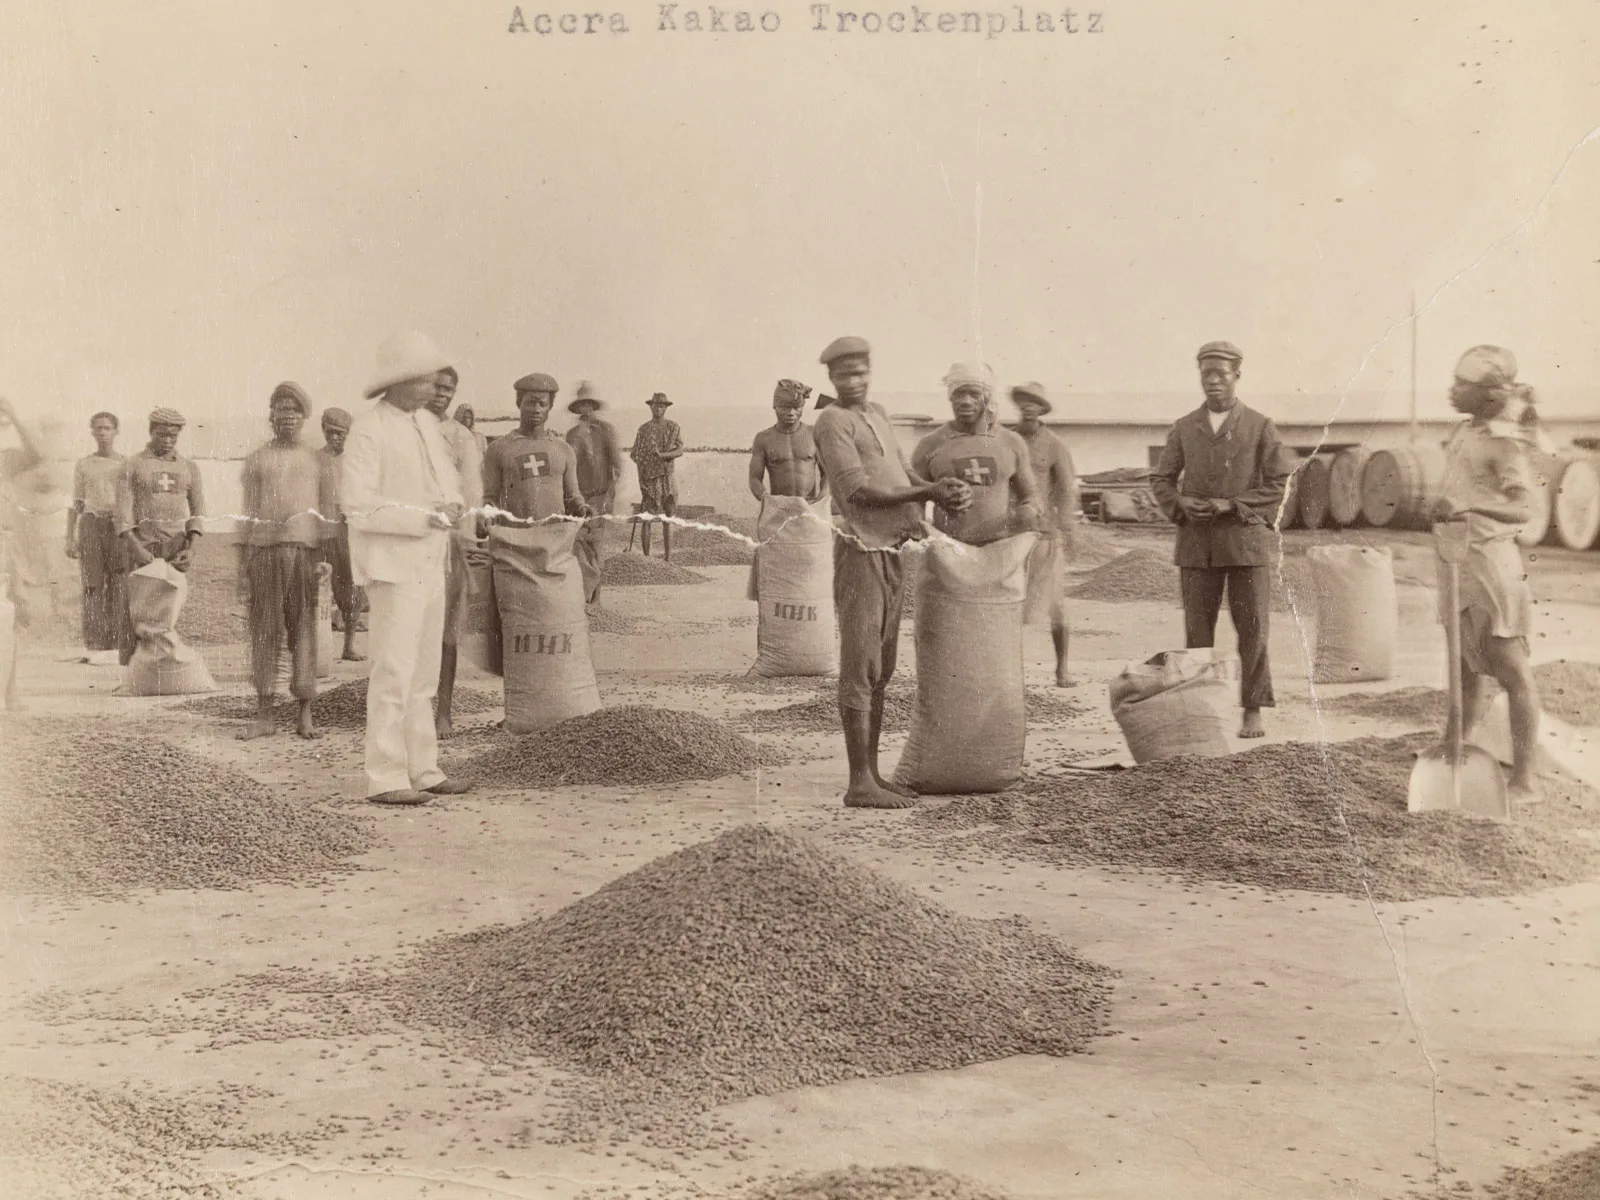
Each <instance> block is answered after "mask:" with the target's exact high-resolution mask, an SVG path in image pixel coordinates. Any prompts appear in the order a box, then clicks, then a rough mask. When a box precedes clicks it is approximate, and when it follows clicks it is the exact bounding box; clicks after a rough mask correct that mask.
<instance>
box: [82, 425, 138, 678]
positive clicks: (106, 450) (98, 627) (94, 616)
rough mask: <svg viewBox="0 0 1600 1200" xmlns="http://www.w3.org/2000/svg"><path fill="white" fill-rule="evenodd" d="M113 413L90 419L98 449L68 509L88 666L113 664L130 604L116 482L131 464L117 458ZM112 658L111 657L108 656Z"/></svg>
mask: <svg viewBox="0 0 1600 1200" xmlns="http://www.w3.org/2000/svg"><path fill="white" fill-rule="evenodd" d="M121 424H122V422H121V421H119V420H118V419H117V415H116V414H115V413H110V412H97V413H95V414H94V416H92V417H90V418H89V432H90V433H91V434H92V435H93V436H94V446H95V450H94V453H93V454H89V455H86V456H84V457H83V458H80V459H79V460H78V462H77V465H76V466H74V467H73V470H72V505H71V507H69V508H68V509H67V557H68V558H75V559H77V560H78V572H79V575H80V577H81V579H82V583H83V645H84V648H85V649H86V650H88V651H89V661H90V662H107V661H115V656H116V652H117V629H118V627H119V626H120V625H121V623H122V609H123V606H124V605H126V604H127V598H126V591H125V586H126V574H127V556H126V553H125V551H124V547H123V545H122V543H121V542H120V541H119V540H118V539H117V519H116V512H117V478H118V477H119V476H120V475H121V474H122V469H123V467H125V466H126V465H127V462H128V460H127V459H126V458H124V457H123V456H122V455H120V454H118V453H117V450H116V443H117V431H118V429H119V428H120V427H121ZM107 656H109V657H107Z"/></svg>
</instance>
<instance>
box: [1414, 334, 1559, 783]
mask: <svg viewBox="0 0 1600 1200" xmlns="http://www.w3.org/2000/svg"><path fill="white" fill-rule="evenodd" d="M1516 378H1517V360H1516V359H1515V358H1513V357H1512V354H1511V351H1509V350H1505V349H1502V348H1501V347H1499V346H1474V347H1473V348H1472V349H1471V350H1468V351H1467V352H1466V354H1464V355H1462V357H1461V361H1460V362H1459V363H1457V364H1456V371H1455V383H1454V385H1453V386H1452V387H1451V389H1450V404H1451V406H1452V407H1453V408H1454V409H1455V410H1456V411H1457V412H1460V413H1465V414H1466V415H1467V416H1468V417H1469V418H1470V419H1469V420H1468V421H1466V422H1465V423H1464V424H1462V425H1461V426H1460V427H1459V428H1458V429H1457V430H1456V431H1455V433H1453V434H1452V435H1451V437H1450V440H1449V441H1448V442H1446V443H1445V456H1446V461H1445V474H1444V481H1443V484H1442V486H1441V488H1440V491H1441V493H1442V494H1441V496H1440V498H1439V499H1438V500H1437V501H1436V502H1435V503H1434V506H1433V512H1432V517H1433V520H1434V521H1435V522H1445V521H1465V523H1466V527H1467V541H1468V546H1469V549H1468V552H1467V557H1466V560H1465V561H1464V562H1463V563H1461V565H1460V567H1459V570H1460V580H1461V591H1460V606H1461V679H1462V705H1461V721H1462V726H1463V728H1464V729H1465V730H1466V731H1469V732H1470V731H1471V729H1472V727H1473V725H1474V724H1475V723H1476V721H1477V719H1478V717H1479V715H1480V714H1481V713H1482V712H1483V679H1484V676H1486V675H1487V676H1491V677H1492V678H1494V679H1495V680H1497V681H1498V682H1499V684H1500V686H1501V687H1503V688H1505V690H1506V699H1507V700H1508V701H1510V715H1511V758H1512V762H1511V778H1510V779H1509V780H1508V781H1507V783H1508V790H1509V792H1510V794H1511V796H1512V798H1513V799H1515V800H1520V801H1521V802H1522V803H1528V802H1529V801H1532V800H1536V799H1538V785H1537V783H1536V782H1535V774H1534V760H1535V758H1536V757H1537V753H1536V752H1537V750H1538V743H1539V693H1538V690H1537V687H1536V685H1535V683H1534V678H1533V668H1532V666H1531V664H1530V663H1529V660H1528V635H1529V633H1530V630H1531V626H1532V623H1533V595H1532V593H1531V592H1530V590H1529V588H1528V581H1527V573H1526V572H1525V571H1524V570H1523V566H1522V554H1521V552H1520V551H1519V550H1518V549H1517V542H1516V536H1517V531H1518V530H1520V529H1521V528H1522V526H1523V525H1524V524H1525V523H1526V522H1527V520H1528V518H1529V517H1531V516H1532V515H1533V484H1532V479H1531V476H1530V474H1529V470H1528V456H1527V448H1528V446H1529V445H1530V444H1533V443H1535V441H1536V438H1537V429H1538V425H1537V419H1536V416H1535V412H1534V408H1533V394H1532V390H1531V389H1530V388H1529V387H1528V386H1527V385H1526V384H1521V383H1518V382H1517V381H1516ZM1444 595H1445V591H1444V589H1443V588H1442V587H1441V588H1440V596H1441V598H1442V597H1443V596H1444ZM1440 615H1441V616H1444V615H1445V614H1444V613H1443V612H1442V611H1441V614H1440ZM1454 733H1455V730H1454V729H1449V730H1446V733H1445V736H1446V738H1447V739H1449V738H1451V737H1453V735H1454Z"/></svg>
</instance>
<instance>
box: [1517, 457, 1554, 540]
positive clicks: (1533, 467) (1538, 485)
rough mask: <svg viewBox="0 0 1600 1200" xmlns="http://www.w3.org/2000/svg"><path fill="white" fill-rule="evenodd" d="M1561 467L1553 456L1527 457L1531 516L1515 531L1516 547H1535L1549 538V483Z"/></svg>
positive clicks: (1552, 493)
mask: <svg viewBox="0 0 1600 1200" xmlns="http://www.w3.org/2000/svg"><path fill="white" fill-rule="evenodd" d="M1561 466H1562V461H1561V459H1559V458H1558V457H1556V456H1555V455H1554V454H1538V453H1534V454H1530V455H1529V457H1528V468H1529V470H1528V473H1529V474H1530V475H1532V476H1533V516H1531V517H1529V518H1528V523H1527V524H1526V525H1524V526H1523V527H1522V528H1521V529H1519V530H1518V531H1517V545H1519V546H1537V545H1538V544H1539V543H1540V542H1542V541H1545V540H1546V539H1547V538H1548V537H1549V536H1550V520H1551V515H1552V514H1551V511H1550V501H1551V499H1552V498H1553V497H1554V496H1555V489H1554V488H1552V487H1551V486H1550V481H1551V480H1552V479H1553V478H1555V476H1556V473H1557V472H1558V471H1559V470H1560V469H1561Z"/></svg>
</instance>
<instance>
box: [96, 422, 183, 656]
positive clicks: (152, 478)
mask: <svg viewBox="0 0 1600 1200" xmlns="http://www.w3.org/2000/svg"><path fill="white" fill-rule="evenodd" d="M184 424H185V421H184V417H183V414H182V413H181V412H179V411H178V410H177V409H175V408H158V409H155V410H154V411H153V412H151V414H150V441H149V444H148V445H146V446H145V448H144V449H143V450H141V451H139V452H138V453H137V454H135V455H134V456H133V457H132V458H130V459H129V460H128V461H127V462H126V463H125V464H124V465H123V468H122V474H121V475H120V476H118V478H117V534H118V536H120V537H121V538H122V539H123V542H124V544H125V545H126V547H127V551H128V562H129V564H130V566H131V568H132V569H133V570H138V569H139V568H140V567H146V566H149V565H150V564H151V563H153V562H155V561H156V559H158V558H159V559H163V560H165V561H166V562H169V563H171V564H172V566H173V568H174V569H176V570H178V571H188V569H189V567H190V566H191V564H192V563H193V561H194V544H195V542H196V541H197V540H198V539H199V537H200V532H201V529H200V527H201V524H202V523H203V519H204V516H205V501H204V498H203V494H202V489H201V485H200V469H199V468H198V467H196V466H195V465H194V463H192V462H190V461H189V460H188V459H187V458H182V457H180V456H179V454H178V435H179V434H181V433H182V432H183V427H184ZM136 645H137V639H136V638H135V637H134V632H133V617H132V614H131V613H128V612H126V611H125V612H124V615H123V621H122V632H121V635H120V637H119V639H118V645H117V652H118V653H117V656H118V658H120V659H121V661H122V665H123V666H127V665H128V663H129V662H130V661H132V659H133V651H134V648H135V646H136Z"/></svg>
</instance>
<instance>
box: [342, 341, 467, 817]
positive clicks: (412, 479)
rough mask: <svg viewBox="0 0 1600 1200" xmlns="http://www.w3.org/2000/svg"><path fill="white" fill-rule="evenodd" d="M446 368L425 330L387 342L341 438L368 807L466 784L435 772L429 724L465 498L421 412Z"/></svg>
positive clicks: (444, 448)
mask: <svg viewBox="0 0 1600 1200" xmlns="http://www.w3.org/2000/svg"><path fill="white" fill-rule="evenodd" d="M449 366H450V360H449V359H448V358H446V357H445V356H444V354H443V353H442V352H441V351H440V350H439V348H438V347H437V346H436V345H434V343H433V340H432V339H431V338H429V337H427V336H426V335H425V334H421V333H404V334H399V335H397V336H395V337H392V338H390V339H389V340H388V341H386V342H384V343H383V345H382V346H380V347H379V348H378V363H377V370H376V371H375V372H374V374H373V377H372V380H371V382H370V383H369V384H368V385H367V389H366V395H367V398H368V399H372V398H373V397H377V398H378V403H377V404H375V405H374V406H373V407H372V409H371V410H370V411H368V412H365V413H362V414H361V415H360V416H358V417H357V418H356V419H355V421H354V423H353V424H352V425H351V427H350V435H349V437H348V438H347V439H346V441H345V448H344V478H343V489H344V490H343V497H342V500H343V506H344V511H345V519H346V520H347V521H348V522H349V525H350V564H351V568H352V571H353V574H354V576H355V581H356V583H358V584H361V585H363V586H365V587H366V589H367V592H368V595H369V596H370V598H371V601H372V614H371V632H370V637H369V643H370V644H369V653H370V656H371V658H372V673H371V677H370V679H369V681H368V685H367V736H366V774H367V799H369V800H371V801H372V802H373V803H375V804H401V805H416V804H425V803H427V801H428V793H432V794H434V795H457V794H460V793H461V792H465V791H467V790H468V788H467V785H466V784H463V783H460V782H458V781H456V780H452V779H447V778H446V777H445V774H444V772H443V771H441V770H440V769H439V740H438V735H437V733H436V731H435V729H434V724H433V698H434V693H435V691H436V690H437V688H438V686H439V658H440V650H441V647H442V646H443V643H444V612H445V571H446V568H447V565H448V562H449V555H450V535H451V532H452V531H453V530H454V529H455V528H456V525H457V523H458V522H459V521H460V520H461V517H462V515H463V514H464V513H465V512H466V503H465V498H464V497H463V495H462V491H461V480H460V479H459V478H458V476H457V474H456V468H455V461H454V458H453V456H452V455H451V453H450V447H449V446H448V445H446V444H445V440H444V437H443V435H442V434H441V433H440V431H439V422H438V421H437V420H436V419H435V418H434V417H433V416H431V415H430V414H428V413H427V412H424V411H423V409H424V407H425V406H426V405H427V404H428V402H429V401H430V400H433V399H434V398H435V397H436V395H437V390H438V385H439V379H440V373H441V372H442V371H444V370H445V368H447V367H449Z"/></svg>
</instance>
